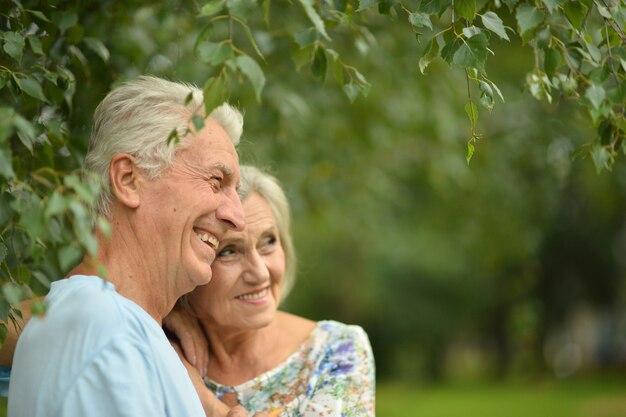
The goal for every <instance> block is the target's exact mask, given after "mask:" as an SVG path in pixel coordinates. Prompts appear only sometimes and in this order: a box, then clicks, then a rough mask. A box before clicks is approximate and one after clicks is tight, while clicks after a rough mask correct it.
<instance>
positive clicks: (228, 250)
mask: <svg viewBox="0 0 626 417" xmlns="http://www.w3.org/2000/svg"><path fill="white" fill-rule="evenodd" d="M234 253H235V249H234V248H232V247H230V246H226V247H225V248H224V249H221V250H220V251H218V252H217V257H218V258H225V257H227V256H232V255H233V254H234Z"/></svg>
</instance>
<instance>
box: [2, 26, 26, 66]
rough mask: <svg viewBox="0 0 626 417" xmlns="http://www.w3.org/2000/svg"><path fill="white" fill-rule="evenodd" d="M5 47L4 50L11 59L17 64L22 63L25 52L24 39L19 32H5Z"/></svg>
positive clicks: (3, 35)
mask: <svg viewBox="0 0 626 417" xmlns="http://www.w3.org/2000/svg"><path fill="white" fill-rule="evenodd" d="M2 37H3V38H4V45H3V47H2V49H4V52H6V53H7V54H9V56H10V57H11V58H13V59H14V60H16V61H17V62H20V61H22V53H23V52H24V45H25V42H24V37H23V36H22V35H20V34H19V33H17V32H4V33H2Z"/></svg>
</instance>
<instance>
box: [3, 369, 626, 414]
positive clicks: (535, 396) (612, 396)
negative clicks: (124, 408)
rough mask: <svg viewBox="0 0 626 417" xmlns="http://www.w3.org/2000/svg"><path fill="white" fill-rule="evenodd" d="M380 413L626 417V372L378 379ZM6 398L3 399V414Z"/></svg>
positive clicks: (377, 407)
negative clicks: (533, 378)
mask: <svg viewBox="0 0 626 417" xmlns="http://www.w3.org/2000/svg"><path fill="white" fill-rule="evenodd" d="M376 415H377V416H379V417H418V416H425V417H426V416H427V417H626V375H625V376H624V377H621V378H615V377H611V378H609V377H603V378H585V379H578V380H571V381H542V382H532V383H530V382H525V383H512V382H506V383H502V384H496V383H484V384H467V385H462V384H454V385H451V384H446V385H441V386H429V387H410V386H407V385H400V384H397V383H379V384H378V388H377V393H376ZM5 416H6V398H0V417H5Z"/></svg>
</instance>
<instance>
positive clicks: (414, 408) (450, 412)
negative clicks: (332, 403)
mask: <svg viewBox="0 0 626 417" xmlns="http://www.w3.org/2000/svg"><path fill="white" fill-rule="evenodd" d="M376 397H377V398H376V399H377V406H376V414H377V415H378V416H380V417H387V416H392V417H405V416H406V417H415V416H428V417H458V416H463V417H503V416H506V417H531V416H532V417H544V416H545V417H626V377H623V378H621V379H614V378H612V379H607V378H603V379H599V378H597V379H582V380H574V381H558V382H557V381H551V382H535V383H510V382H507V383H503V384H494V383H490V384H471V385H442V386H434V387H422V388H419V387H413V388H411V387H408V386H403V385H397V384H382V383H381V384H379V387H378V389H377V396H376Z"/></svg>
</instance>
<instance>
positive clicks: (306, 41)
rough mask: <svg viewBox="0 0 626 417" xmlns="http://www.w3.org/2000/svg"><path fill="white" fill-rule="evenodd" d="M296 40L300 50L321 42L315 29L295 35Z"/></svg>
mask: <svg viewBox="0 0 626 417" xmlns="http://www.w3.org/2000/svg"><path fill="white" fill-rule="evenodd" d="M294 39H295V41H296V43H297V44H298V46H300V48H304V47H305V46H309V45H312V44H313V43H315V42H316V41H318V40H319V36H318V33H317V31H316V30H315V29H314V28H307V29H305V30H302V31H300V32H298V33H296V34H295V36H294Z"/></svg>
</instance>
